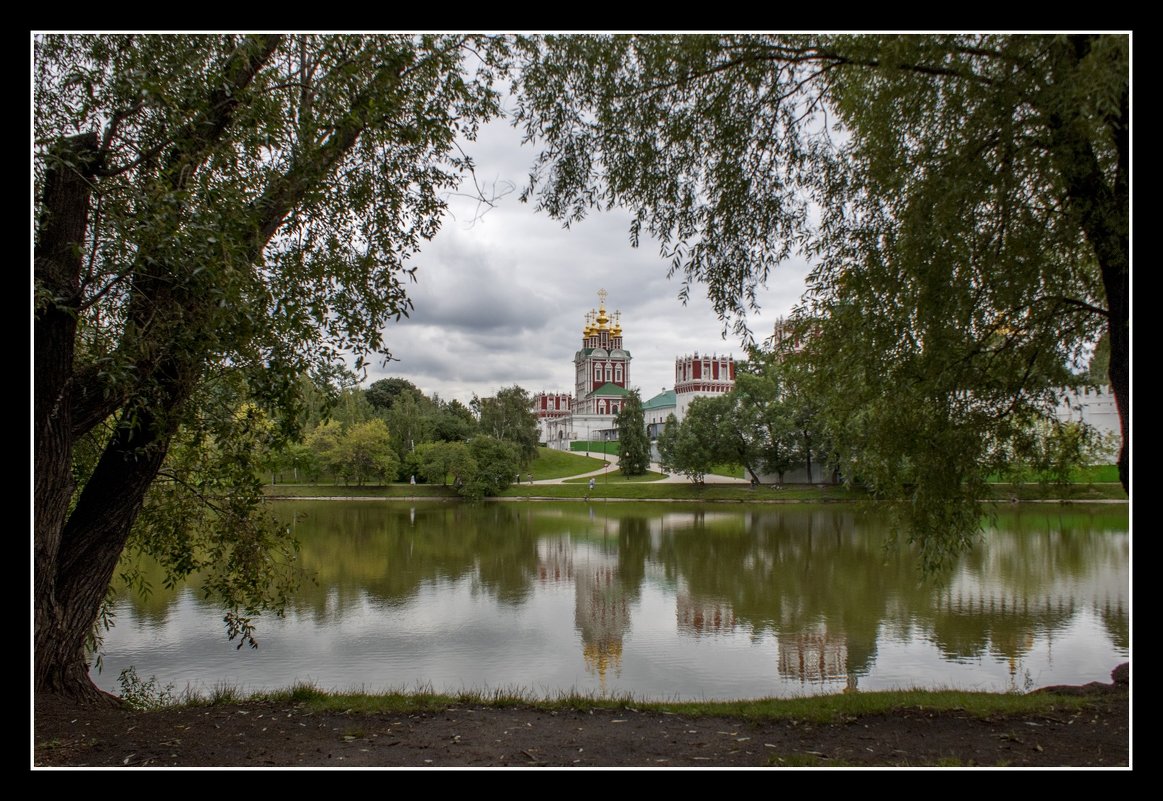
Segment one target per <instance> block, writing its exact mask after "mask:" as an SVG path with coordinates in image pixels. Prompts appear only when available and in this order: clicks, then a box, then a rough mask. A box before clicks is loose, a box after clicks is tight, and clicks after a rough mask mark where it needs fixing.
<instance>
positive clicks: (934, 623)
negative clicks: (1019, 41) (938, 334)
mask: <svg viewBox="0 0 1163 801" xmlns="http://www.w3.org/2000/svg"><path fill="white" fill-rule="evenodd" d="M612 522H617V521H612ZM611 528H612V527H611ZM797 536H798V535H797ZM1094 536H1101V537H1104V538H1108V539H1105V540H1104V541H1103V543H1102V547H1101V548H1100V550H1103V552H1104V553H1107V554H1109V553H1111V552H1114V553H1115V554H1116V557H1115V558H1113V559H1110V560H1109V563H1104V564H1093V563H1091V562H1094V561H1100V562H1101V561H1104V560H1095V559H1093V558H1091V559H1090V560H1089V561H1088V560H1082V561H1081V564H1082V565H1083V566H1082V567H1081V568H1078V567H1077V565H1076V564H1075V562H1072V563H1070V564H1071V565H1074V567H1072V568H1071V569H1072V575H1069V576H1057V575H1055V576H1048V575H1043V576H1041V577H1039V578H1038V581H1035V582H1033V583H1032V584H1027V585H1022V582H1023V581H1026V582H1029V581H1030V579H1029V574H1030V573H1031V572H1032V573H1039V572H1041V573H1046V565H1047V564H1052V563H1053V559H1051V558H1049V556H1048V555H1047V554H1045V553H1041V552H1036V553H1035V555H1040V556H1042V557H1044V558H1043V559H1042V561H1041V563H1040V565H1041V567H1030V570H1027V571H1026V572H1025V573H1023V574H1022V575H1021V576H1019V577H1018V578H1014V577H1013V576H1007V575H1006V570H1007V569H1008V570H1010V571H1011V572H1012V571H1013V569H1014V568H1013V565H1014V564H1018V565H1020V564H1022V563H1023V562H1028V561H1029V560H1030V559H1031V554H1030V553H1028V552H1026V549H1027V548H1029V547H1030V545H1029V542H1028V541H1020V540H1016V539H1011V540H1006V541H1004V542H1000V543H993V545H994V547H993V548H992V550H990V551H989V552H987V553H985V554H984V555H982V556H981V557H980V558H978V559H977V560H972V559H971V560H968V561H967V562H966V563H965V564H963V565H962V567H961V568H960V569H958V570H957V571H956V572H955V573H954V574H953V575H952V576H950V579H949V581H948V582H947V583H946V584H945V586H944V588H943V589H941V590H933V591H932V592H928V591H920V592H918V591H917V590H916V589H915V587H907V586H904V585H902V587H903V589H892V588H891V587H888V588H886V587H876V588H874V589H875V591H876V592H878V593H879V595H874V598H873V600H874V603H876V604H879V606H880V611H879V616H878V614H877V613H876V610H873V613H872V614H871V615H863V616H854V615H856V613H855V612H854V611H853V605H852V604H851V602H849V605H848V606H844V605H843V604H840V605H838V606H837V607H836V608H833V607H831V606H828V605H827V604H821V605H819V608H818V609H817V608H816V607H813V606H812V605H811V603H808V602H804V603H800V602H799V601H797V600H796V599H794V598H793V599H790V600H789V599H788V598H787V597H782V596H781V597H778V598H776V600H774V601H770V603H774V604H775V606H774V607H772V608H771V609H770V611H768V608H767V607H764V606H763V605H762V604H760V603H757V602H755V603H753V596H755V595H764V593H767V594H769V595H770V594H772V592H771V591H772V589H773V588H772V587H770V586H763V585H762V583H760V584H759V585H757V586H755V587H752V586H749V587H747V588H745V589H742V590H738V591H737V592H738V593H739V598H737V599H736V601H735V602H734V603H733V602H732V600H731V599H730V598H729V597H727V595H728V594H729V593H730V592H731V591H733V590H730V589H728V590H725V591H723V592H720V593H715V594H712V593H709V592H707V591H706V590H703V591H700V590H699V589H698V587H700V586H702V587H704V588H705V587H706V586H708V584H714V583H715V581H716V580H718V576H717V574H715V573H714V571H713V570H711V572H708V573H707V575H703V576H701V577H699V578H696V577H694V576H692V577H691V578H690V580H689V581H688V577H687V576H686V575H685V574H684V573H682V572H681V571H680V572H678V573H677V574H676V572H675V571H676V569H678V568H676V565H679V564H682V562H681V560H680V561H679V562H676V561H674V559H673V558H671V557H668V556H666V547H667V542H668V541H667V540H666V537H665V536H662V537H660V535H659V534H658V531H657V529H655V531H654V532H653V533H650V534H646V535H644V537H643V539H641V540H631V539H629V538H628V537H629V535H626V534H623V535H622V539H621V540H620V541H619V540H618V539H617V537H616V536H613V537H611V538H609V539H601V540H600V541H586V540H585V538H584V537H574V538H571V537H569V536H564V537H546V536H543V537H541V538H540V539H539V540H537V541H536V545H535V551H536V554H535V555H534V556H532V557H530V559H531V560H532V561H531V563H532V564H535V565H536V568H535V569H533V570H531V571H529V572H530V579H529V587H528V591H527V592H526V593H525V594H524V595H523V596H521V597H522V600H520V601H519V602H514V601H513V600H512V599H510V600H508V601H505V602H501V601H498V598H497V593H495V592H492V591H490V590H489V588H488V587H487V586H484V585H482V583H481V579H480V577H479V576H478V575H475V574H469V575H463V574H462V575H460V576H459V577H457V578H454V579H451V578H428V579H425V580H423V581H421V582H420V583H419V584H418V586H417V587H416V588H415V590H414V592H411V593H410V594H408V595H407V596H406V597H395V596H393V597H391V598H390V599H387V600H385V598H384V596H383V595H382V594H373V593H369V592H366V591H362V590H357V591H354V592H353V591H351V590H350V588H349V589H348V590H347V591H346V592H343V593H341V592H340V591H338V590H336V589H334V588H331V589H326V590H324V591H323V593H322V595H320V596H319V598H318V599H317V602H316V603H315V605H314V606H312V604H311V603H305V604H303V605H302V606H301V610H302V611H300V612H295V611H292V612H288V615H287V617H286V618H285V619H279V618H275V617H271V618H263V619H261V620H260V624H259V629H258V636H259V642H260V647H259V648H258V649H250V648H243V649H241V650H238V649H236V648H235V644H234V643H230V642H228V641H227V640H226V639H225V637H224V635H223V627H222V623H221V612H220V611H219V610H218V609H217V608H216V607H214V606H213V605H208V604H205V603H204V602H203V601H201V600H200V596H199V595H197V594H196V593H195V592H194V591H192V590H189V589H186V590H183V591H182V592H181V593H179V594H178V595H176V596H175V597H174V599H173V600H172V602H171V603H170V604H169V605H168V607H167V608H165V609H164V610H155V612H154V613H153V614H152V615H151V616H149V617H148V618H146V617H142V618H139V617H138V615H137V613H136V612H135V610H134V606H133V605H132V604H130V603H129V602H128V601H124V600H123V601H121V602H119V603H118V605H117V609H116V612H117V618H116V621H117V625H116V626H115V628H114V629H113V630H111V631H109V632H108V633H107V634H106V638H105V649H104V650H105V656H104V670H103V672H102V673H101V674H100V675H98V676H96V680H97V683H98V684H99V685H100V686H101V687H103V688H106V689H109V690H114V691H116V690H117V689H118V686H117V675H118V673H119V672H120V671H121V670H122V669H123V668H125V667H128V666H133V667H134V668H135V669H136V671H137V674H138V675H139V676H140V677H142V678H147V677H150V676H156V677H157V679H158V680H159V681H160V682H161V683H162V684H163V685H165V684H173V685H175V687H176V688H178V689H181V688H183V687H185V686H187V685H191V686H194V687H197V688H202V689H209V688H212V687H214V686H215V685H219V684H221V685H230V686H236V687H240V688H242V689H243V690H247V691H251V690H259V689H275V688H284V687H289V686H291V685H292V684H294V683H296V682H312V683H315V684H317V685H319V686H320V687H323V688H325V689H338V690H347V689H354V690H367V691H383V690H417V689H432V690H436V691H444V692H457V691H460V690H480V691H489V690H521V691H525V692H528V693H532V694H537V695H556V694H558V693H562V692H569V691H577V692H580V693H583V694H602V693H608V694H615V695H621V694H629V695H633V696H635V697H647V698H652V699H672V698H673V699H679V698H681V699H700V698H708V699H730V698H746V697H760V696H784V697H787V696H794V695H805V694H816V693H822V692H837V691H839V690H842V689H844V688H845V687H846V686H849V687H851V686H856V687H858V688H860V689H866V690H878V689H895V688H905V687H923V688H939V687H955V688H961V689H971V690H991V691H1005V690H1013V689H1016V690H1026V689H1030V688H1033V687H1038V686H1044V685H1047V684H1078V683H1085V682H1088V681H1108V680H1109V673H1110V670H1111V669H1112V668H1113V667H1114V666H1115V665H1116V664H1117V663H1118V662H1119V661H1124V660H1126V659H1127V657H1128V654H1127V652H1126V648H1125V646H1123V647H1121V648H1120V647H1119V646H1117V645H1116V644H1114V643H1112V641H1111V634H1110V632H1109V631H1108V628H1107V625H1109V622H1110V621H1109V620H1107V621H1106V623H1104V620H1103V616H1102V614H1101V613H1102V610H1103V608H1104V607H1106V608H1107V609H1109V608H1112V607H1113V608H1114V609H1116V610H1117V614H1116V617H1117V618H1118V619H1119V620H1120V621H1121V622H1120V623H1119V625H1120V626H1121V627H1122V628H1123V629H1126V627H1127V623H1126V612H1125V610H1126V608H1127V600H1126V599H1127V593H1128V584H1129V576H1128V571H1127V559H1126V558H1125V550H1126V548H1125V545H1126V540H1127V535H1126V534H1125V533H1124V534H1110V533H1104V534H1101V535H1094ZM627 543H631V544H630V545H628V544H627ZM633 543H640V544H642V548H640V549H639V550H638V551H635V550H634V547H632V544H633ZM1112 543H1113V544H1112ZM785 544H786V543H785ZM793 544H795V545H796V547H797V548H800V549H801V550H802V548H803V547H804V546H803V543H793ZM744 546H745V547H747V548H751V547H752V546H751V545H750V544H749V543H744ZM684 547H686V546H684ZM724 547H725V546H724ZM773 547H774V546H773ZM813 548H814V549H815V550H812V552H811V555H812V559H813V560H819V559H820V558H822V556H824V553H823V552H822V551H821V550H820V547H819V545H818V544H817V545H814V546H813ZM1006 549H1016V551H1017V553H1012V554H1007V552H1006ZM1120 551H1121V552H1122V553H1123V557H1122V558H1121V559H1120V558H1118V557H1117V554H1118V553H1119V552H1120ZM631 552H634V553H638V556H637V557H631V556H630V555H629V554H630V553H631ZM773 554H776V555H774V556H773ZM719 555H720V556H721V558H723V559H725V560H728V561H729V560H730V559H732V558H738V559H739V562H738V564H739V565H740V569H739V572H740V573H747V572H748V571H751V570H753V569H754V566H755V565H768V566H770V565H772V564H776V565H777V566H778V563H779V557H778V548H776V549H775V550H771V551H761V552H757V553H748V554H747V555H746V556H742V557H737V555H732V553H729V552H728V551H726V550H723V551H721V552H720V554H719ZM635 558H636V559H637V561H633V559H635ZM797 558H798V557H797ZM857 561H858V560H857ZM1077 561H1078V560H1076V562H1077ZM623 562H625V564H623ZM733 564H734V563H729V564H728V565H727V568H728V570H727V572H730V571H731V570H733V569H734V568H732V567H731V565H733ZM632 565H633V569H631V566H632ZM999 565H1001V566H1000V567H999ZM1007 565H1008V567H1007ZM713 567H714V565H712V566H711V568H713ZM1027 567H1029V565H1027ZM764 569H766V568H764ZM863 569H865V570H866V569H867V565H864V566H863ZM635 570H636V571H637V572H635ZM792 574H794V571H793V573H789V574H778V575H780V576H783V580H784V581H788V578H787V576H788V575H792ZM626 575H632V576H633V578H632V579H626ZM886 575H887V574H886ZM750 580H751V581H756V577H755V575H751V577H750ZM1015 582H1016V583H1015ZM851 583H853V582H847V583H846V582H845V581H844V580H843V579H842V578H840V579H838V580H837V585H836V586H835V587H832V588H830V589H826V590H825V591H824V592H823V593H822V596H823V597H824V598H828V597H830V595H832V594H837V595H842V594H843V593H844V592H846V591H848V590H849V589H850V587H849V586H848V585H849V584H851ZM774 595H777V596H778V595H779V592H775V593H774ZM937 596H939V597H941V598H942V599H943V600H942V602H941V603H939V604H938V605H937V608H936V609H932V608H930V609H923V610H920V611H918V609H917V608H916V606H915V605H916V603H917V601H916V598H919V597H922V598H923V597H930V598H931V597H937ZM341 597H342V599H343V600H342V601H341ZM765 597H766V596H765ZM740 599H743V600H740ZM765 603H766V602H765ZM817 603H818V599H817ZM748 604H751V606H748ZM857 606H858V605H857ZM744 607H747V610H746V612H744V611H743V608H744ZM805 610H807V611H805ZM813 610H815V611H813ZM975 610H976V611H975ZM737 612H738V613H739V615H738V616H737V615H736V613H737ZM1107 616H1108V618H1109V616H1110V615H1109V613H1108V615H1107ZM845 621H849V623H850V628H849V630H846V629H845V625H846V623H845Z"/></svg>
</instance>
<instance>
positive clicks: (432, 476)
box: [416, 442, 477, 487]
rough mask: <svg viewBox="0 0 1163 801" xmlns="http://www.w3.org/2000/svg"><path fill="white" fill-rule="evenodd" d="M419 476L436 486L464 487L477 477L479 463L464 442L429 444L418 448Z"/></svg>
mask: <svg viewBox="0 0 1163 801" xmlns="http://www.w3.org/2000/svg"><path fill="white" fill-rule="evenodd" d="M416 454H417V457H418V462H419V474H420V475H421V476H423V478H424V479H425V480H426V481H428V482H430V483H433V484H435V483H436V482H438V481H439V482H440V484H441V486H446V485H447V484H448V483H449V481H451V482H452V484H453V486H458V487H459V486H463V485H464V483H465V482H466V481H467V480H469V479H470V478H471V477H472V476H475V475H476V472H477V463H476V459H475V458H473V455H472V452H471V451H470V450H469V447H468V445H466V444H465V443H463V442H429V443H425V444H424V445H420V446H418V447H417V448H416Z"/></svg>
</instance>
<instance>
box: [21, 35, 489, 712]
mask: <svg viewBox="0 0 1163 801" xmlns="http://www.w3.org/2000/svg"><path fill="white" fill-rule="evenodd" d="M503 47H504V43H502V42H498V41H496V40H492V39H486V38H481V37H458V36H443V35H440V36H437V35H423V36H408V35H398V36H359V37H353V36H314V35H304V36H276V35H258V36H239V35H232V34H227V35H215V36H206V35H200V36H119V35H109V36H71V35H70V36H57V35H52V36H39V37H37V38H36V40H35V42H34V66H33V71H34V104H35V137H36V139H35V142H36V144H35V150H34V171H35V193H36V207H35V245H34V279H35V287H34V309H35V311H34V314H35V317H34V359H35V375H36V386H35V391H34V419H33V437H34V452H35V456H34V458H35V485H34V501H35V504H34V506H35V520H34V621H35V635H34V636H35V639H34V657H35V670H34V679H35V680H34V685H35V688H36V690H37V691H42V690H44V691H54V692H60V693H67V694H70V695H74V696H77V697H82V698H96V697H99V694H98V691H97V690H96V688H95V687H94V686H93V684H92V682H91V681H90V680H89V678H88V675H87V660H86V651H85V643H86V638H87V635H88V634H89V632H90V630H91V629H92V628H93V625H94V622H95V620H96V619H97V615H98V610H99V608H100V606H101V603H102V599H103V598H104V597H105V593H106V590H107V588H108V586H109V581H110V578H111V576H112V575H113V572H114V569H115V566H116V564H117V561H118V558H119V557H120V556H121V554H122V552H123V550H124V549H125V547H126V545H127V543H128V542H129V541H130V537H131V532H132V533H133V537H134V538H135V539H136V541H139V542H141V543H144V544H145V545H146V546H147V547H152V548H153V549H154V550H156V551H158V552H159V553H161V555H162V556H163V558H165V556H166V550H167V548H166V545H167V544H170V543H174V542H179V541H180V542H183V543H186V544H187V546H189V544H190V543H202V544H207V543H209V544H212V545H214V546H215V547H184V548H183V549H182V553H183V554H187V555H193V558H191V559H189V560H186V561H184V562H181V563H179V564H174V565H172V567H173V568H174V569H175V571H177V572H178V573H181V572H188V571H190V570H195V569H202V568H205V569H208V570H219V571H220V576H221V578H222V583H221V585H220V586H221V587H223V588H226V590H227V591H226V592H225V593H224V594H225V595H226V602H227V604H228V609H229V610H230V612H229V613H228V616H227V621H228V625H229V626H230V630H229V631H230V633H231V634H232V635H238V634H241V635H242V636H243V637H244V639H245V638H247V637H249V635H250V630H249V628H247V625H248V621H249V617H250V613H251V612H252V611H254V610H256V609H258V608H261V607H262V606H264V605H266V604H267V602H268V601H270V600H271V596H270V595H269V594H268V593H267V592H266V587H267V581H266V579H264V576H267V575H269V561H268V557H267V553H268V551H267V550H266V549H264V547H262V546H264V545H265V544H269V542H270V538H267V537H265V535H264V536H257V535H256V536H255V537H253V538H251V539H249V540H245V541H243V540H238V539H236V536H237V534H236V532H237V531H238V530H239V526H238V522H239V515H238V514H209V515H206V516H200V517H199V518H198V519H197V520H196V521H195V522H196V523H197V525H190V524H189V521H188V520H185V519H183V518H180V517H170V518H167V519H165V520H163V519H162V518H161V517H158V516H153V517H151V519H149V520H144V519H141V518H140V513H141V510H142V509H143V506H146V505H148V504H147V502H148V498H149V497H150V494H151V492H153V491H154V490H157V489H159V488H160V489H162V490H164V491H165V493H167V494H175V493H185V494H186V495H188V496H189V497H191V498H193V497H196V496H197V495H198V493H197V492H196V490H197V485H196V484H191V483H190V482H189V481H187V480H185V479H186V478H187V477H188V475H189V474H186V473H180V472H174V471H173V470H172V469H171V468H170V467H166V466H167V465H173V466H174V467H177V468H180V467H182V464H181V460H178V461H175V460H174V457H175V455H176V454H175V452H174V448H173V446H174V445H175V443H177V442H179V441H185V439H186V434H185V433H184V432H185V431H187V429H188V428H189V426H190V424H191V422H192V421H194V420H195V418H199V417H201V418H202V419H204V420H207V421H210V420H213V419H217V420H220V421H226V420H228V417H229V413H230V411H229V410H230V407H229V405H227V404H219V403H218V402H217V401H218V398H217V397H216V396H215V395H214V394H213V393H212V392H211V391H210V390H211V389H212V388H213V387H214V386H216V385H221V384H223V383H224V382H230V383H231V385H232V386H233V387H235V388H236V390H237V391H238V392H242V393H244V396H245V398H246V399H247V400H248V401H249V402H252V403H254V404H255V405H256V406H257V407H258V408H260V409H264V410H266V411H268V412H269V414H270V415H271V419H272V420H275V421H276V423H277V424H278V425H280V426H287V425H291V424H292V423H291V422H289V421H293V419H294V414H293V406H294V403H293V401H294V396H295V387H296V385H297V381H298V377H299V376H300V375H302V374H304V373H306V372H310V371H311V370H312V368H315V369H316V370H322V369H323V368H325V367H333V366H334V365H335V364H336V363H338V362H339V361H341V360H342V357H343V354H344V353H352V354H355V356H356V358H357V359H358V360H361V361H362V360H363V359H365V358H367V356H368V355H370V354H371V353H376V352H383V351H384V343H383V331H384V328H385V325H386V324H387V323H388V322H389V321H391V320H393V319H398V318H399V317H401V316H402V315H405V314H407V312H408V310H409V308H410V304H409V301H408V298H407V295H406V293H405V289H404V288H405V283H406V281H407V280H408V279H409V277H410V275H411V273H412V271H413V270H414V269H415V268H414V267H413V266H411V265H410V261H409V260H410V258H411V257H412V256H413V255H414V253H415V252H416V251H417V249H418V248H419V246H420V244H421V243H422V242H424V241H425V240H427V239H428V238H430V237H431V236H432V235H433V234H434V232H435V231H436V230H437V227H438V225H439V222H440V219H441V214H442V211H443V207H444V204H443V201H442V197H441V193H442V192H443V191H445V190H447V189H449V188H451V187H455V186H456V185H457V184H458V182H459V180H458V179H459V175H460V174H461V173H462V172H463V171H465V170H466V169H470V168H471V163H470V162H469V161H468V160H467V159H466V158H464V157H463V156H462V155H461V154H460V152H459V151H458V150H456V149H455V147H454V142H455V139H456V137H457V136H458V135H462V136H467V137H469V138H471V137H472V136H473V134H474V133H475V130H476V127H477V125H478V124H479V123H480V122H481V121H483V120H485V119H488V118H489V117H490V116H492V115H494V114H496V113H497V111H498V103H497V94H496V92H495V91H494V90H493V89H492V88H491V87H492V81H493V77H494V76H493V72H494V67H495V65H496V64H497V61H498V59H499V58H501V57H503V55H504V54H503ZM232 376H245V380H244V381H239V380H235V379H234V378H232ZM234 408H237V405H236V404H235V405H234ZM208 424H209V423H207V425H208ZM219 427H220V428H222V429H223V430H224V431H225V430H227V429H228V428H229V425H228V424H227V423H226V422H222V423H221V425H220V426H219ZM190 441H191V442H194V443H196V442H197V441H198V440H197V438H192V439H191V440H190ZM216 441H218V442H220V443H221V442H223V440H222V439H220V438H219V439H217V440H216ZM90 454H92V455H93V458H92V459H89V458H82V457H88V455H90ZM231 455H232V456H234V457H236V458H237V459H242V460H246V459H247V458H248V454H247V453H246V452H245V451H237V452H234V453H232V454H231ZM242 463H243V464H245V461H243V462H242ZM210 466H211V465H208V464H204V465H203V468H204V469H209V467H210ZM217 469H220V470H227V469H230V470H235V471H237V470H238V469H239V468H238V464H234V465H228V464H227V460H226V459H225V458H223V459H220V460H217ZM251 475H252V476H253V475H254V470H253V469H252V470H251ZM159 482H160V483H159ZM163 485H164V486H163ZM218 486H219V488H221V485H218ZM226 497H228V498H229V497H230V496H229V494H228V495H227V496H226ZM239 497H240V498H242V497H246V498H248V499H250V500H253V501H257V499H256V498H255V496H254V495H253V494H252V493H240V494H239ZM201 501H204V502H207V503H208V504H209V505H208V506H206V508H208V509H209V508H223V507H221V506H216V503H217V501H216V500H215V498H213V497H210V496H205V495H203V496H201V498H200V502H201ZM247 508H248V509H249V510H251V511H252V512H253V509H254V508H255V505H254V503H251V504H249V505H248V506H247ZM235 511H237V512H239V513H241V511H242V510H235ZM247 519H248V520H252V521H253V520H254V519H255V518H254V517H253V515H251V516H250V517H248V518H247ZM135 524H139V525H136V526H135ZM255 525H256V526H257V525H258V524H257V523H255ZM255 530H256V531H258V530H260V529H258V528H256V529H255ZM261 530H262V531H265V532H268V533H270V535H271V537H273V536H275V535H276V534H277V533H278V531H280V530H281V529H274V528H269V527H261ZM232 542H240V543H241V542H245V544H246V547H245V548H243V547H237V548H233V550H232V551H231V552H230V553H229V554H228V555H227V554H225V553H224V551H223V545H224V544H229V543H232ZM251 546H254V547H251ZM198 554H209V555H210V556H212V557H218V558H219V563H218V564H214V563H210V562H207V561H205V560H203V559H201V558H199V557H198V556H197V555H198ZM232 582H233V583H232Z"/></svg>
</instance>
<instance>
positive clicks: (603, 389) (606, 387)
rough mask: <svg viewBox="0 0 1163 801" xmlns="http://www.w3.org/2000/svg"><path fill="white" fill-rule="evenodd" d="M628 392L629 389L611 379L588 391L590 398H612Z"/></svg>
mask: <svg viewBox="0 0 1163 801" xmlns="http://www.w3.org/2000/svg"><path fill="white" fill-rule="evenodd" d="M629 394H630V390H628V389H626V388H625V387H620V386H618V385H617V384H615V383H613V382H612V381H610V382H607V383H605V384H602V385H601V386H600V387H598V388H597V389H595V390H594V391H593V392H591V393H590V397H591V398H613V397H623V396H626V395H629Z"/></svg>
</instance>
